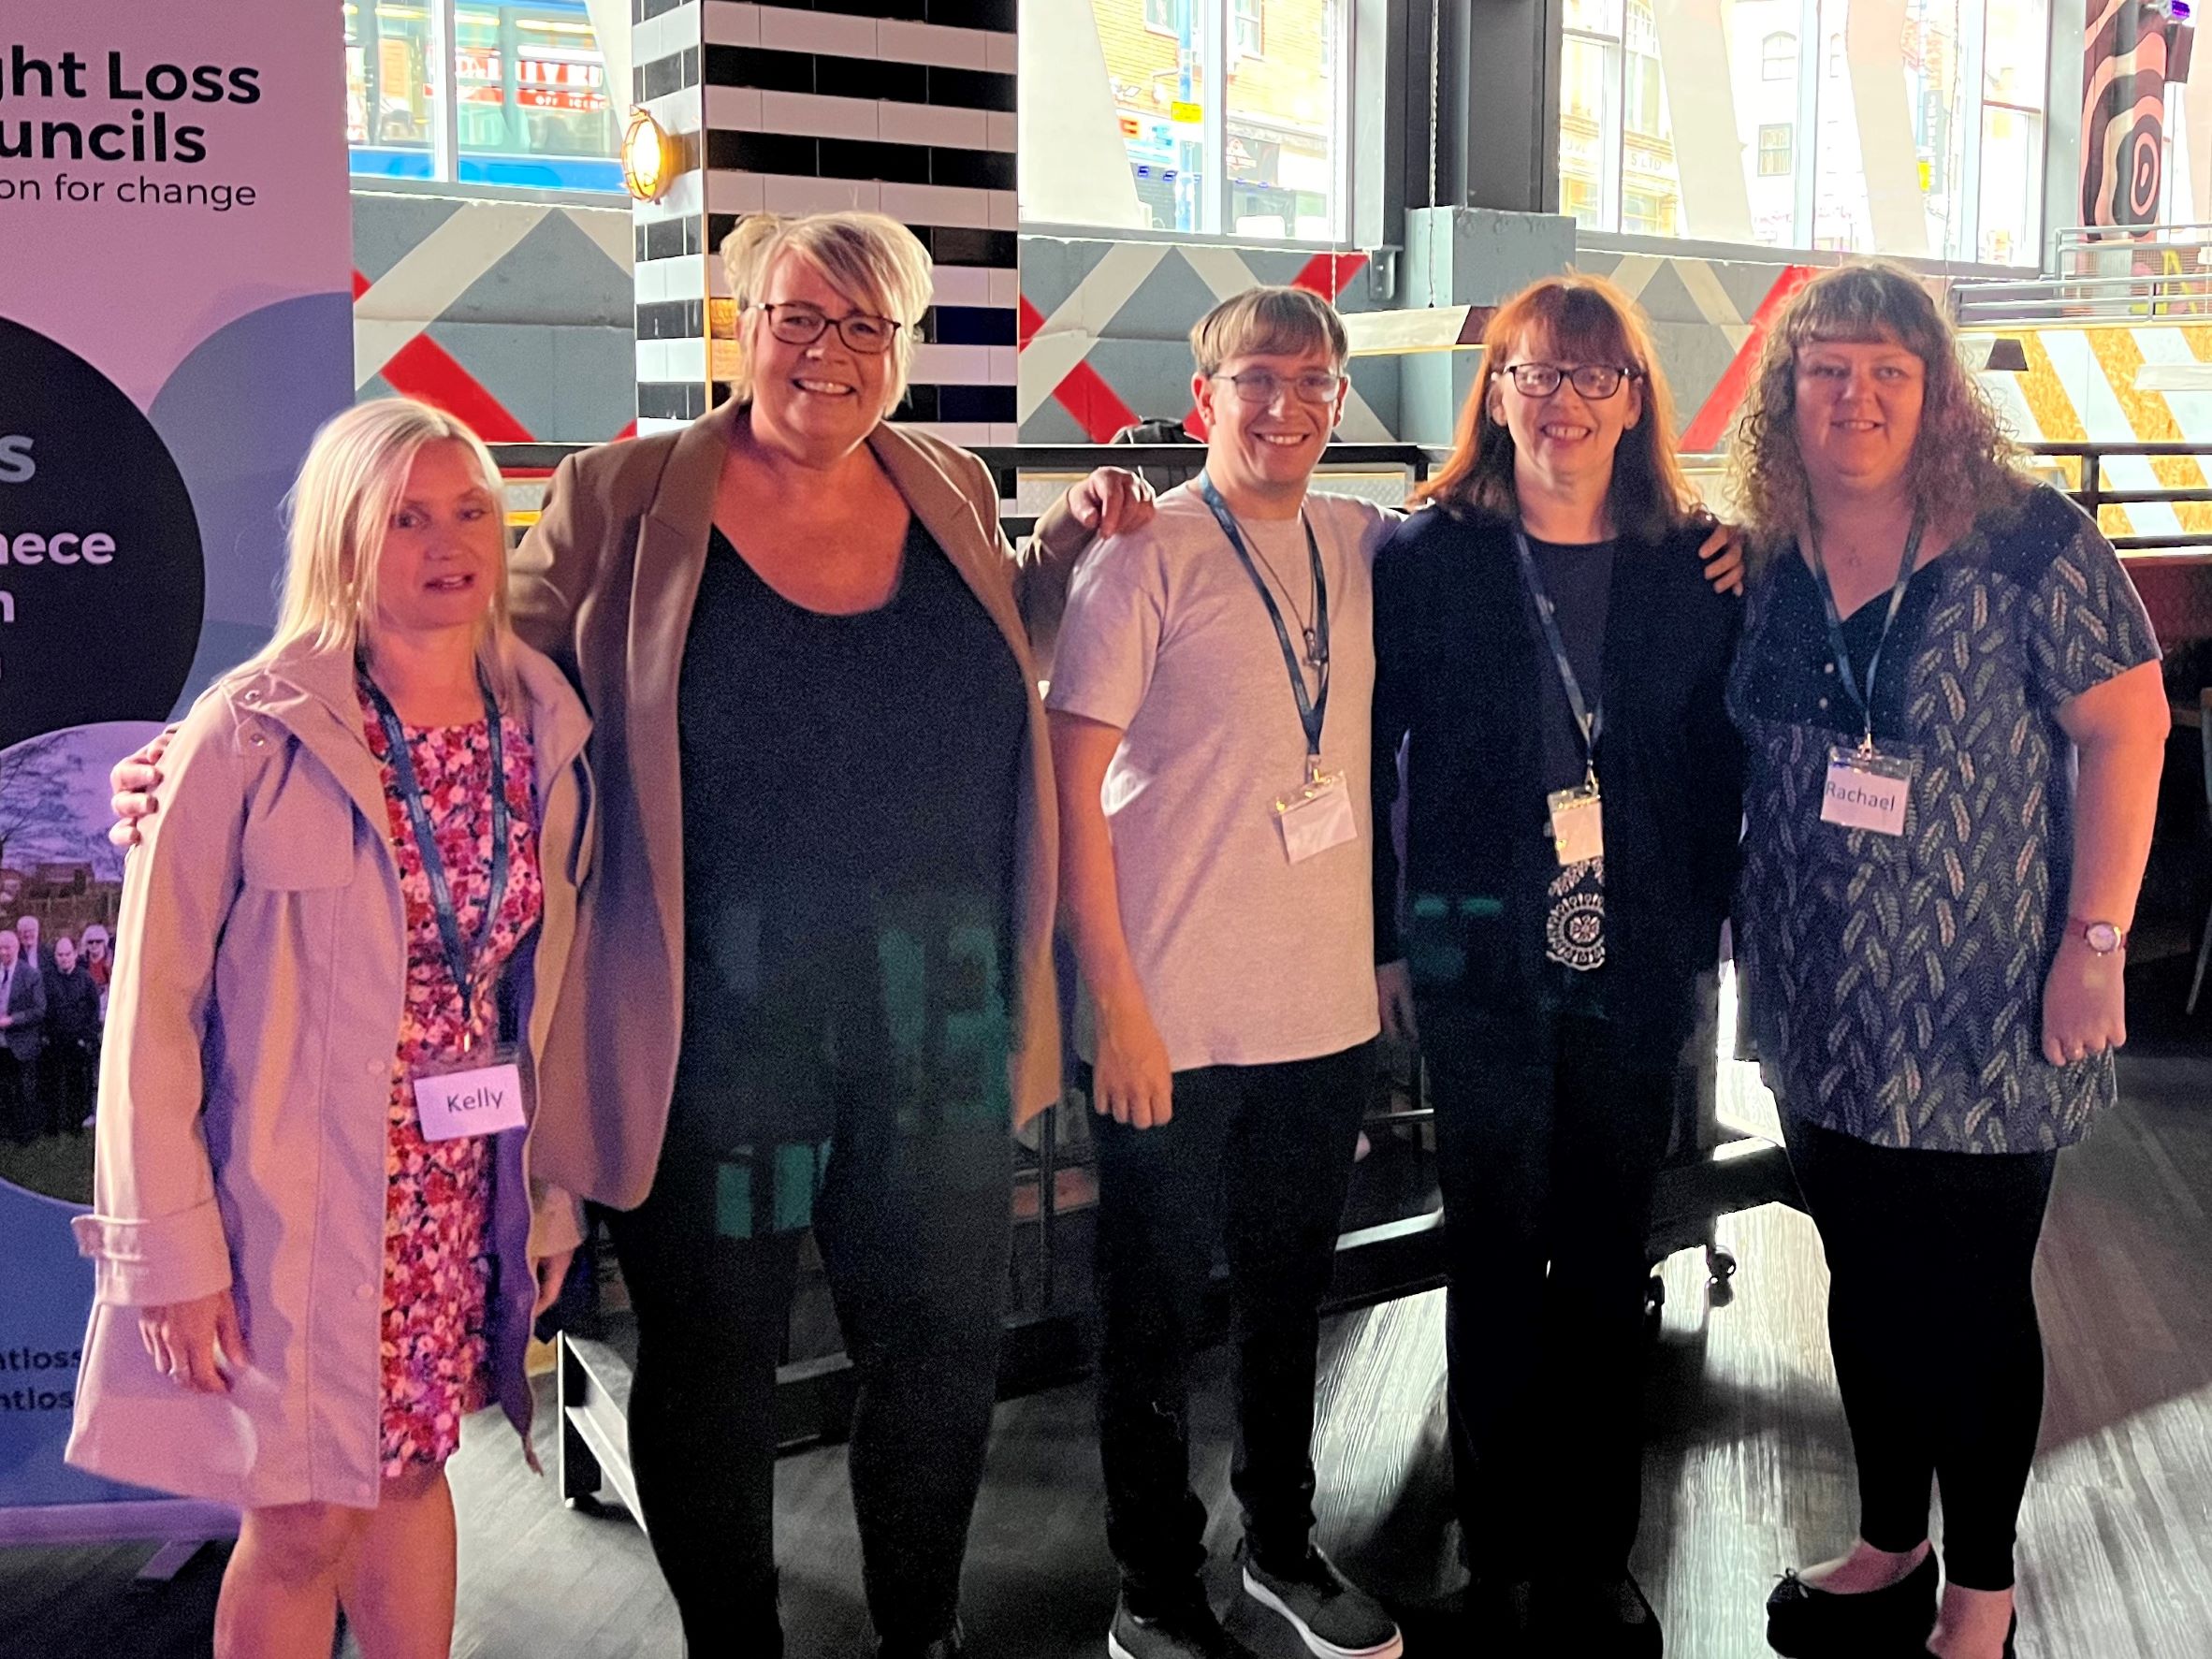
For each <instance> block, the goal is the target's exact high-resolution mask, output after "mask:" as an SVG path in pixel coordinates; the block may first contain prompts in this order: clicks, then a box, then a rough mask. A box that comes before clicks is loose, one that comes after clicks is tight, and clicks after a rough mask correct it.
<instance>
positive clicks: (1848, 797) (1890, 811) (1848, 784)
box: [1820, 747, 1913, 836]
mask: <svg viewBox="0 0 2212 1659" xmlns="http://www.w3.org/2000/svg"><path fill="white" fill-rule="evenodd" d="M1912 783H1913V763H1912V762H1911V761H1909V760H1903V759H1900V758H1899V757H1898V756H1896V755H1886V754H1876V753H1874V752H1873V751H1871V750H1870V749H1843V748H1841V747H1838V748H1834V749H1829V750H1828V779H1827V786H1826V788H1825V789H1824V790H1823V791H1822V792H1821V797H1820V818H1821V822H1823V823H1840V824H1841V825H1842V826H1843V827H1844V828H1845V829H1863V830H1872V831H1873V832H1874V833H1875V834H1876V835H1878V836H1901V835H1903V834H1904V833H1905V801H1906V797H1907V796H1908V795H1909V794H1910V793H1911V791H1912Z"/></svg>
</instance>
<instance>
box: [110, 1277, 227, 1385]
mask: <svg viewBox="0 0 2212 1659" xmlns="http://www.w3.org/2000/svg"><path fill="white" fill-rule="evenodd" d="M138 1340H139V1341H140V1342H142V1343H144V1344H145V1345H146V1352H147V1353H148V1354H149V1355H151V1356H152V1357H153V1368H154V1369H155V1370H156V1371H158V1372H160V1373H161V1374H162V1375H164V1376H166V1377H167V1378H168V1379H169V1380H170V1381H171V1382H173V1383H175V1384H176V1385H177V1386H178V1387H179V1388H181V1389H193V1390H197V1391H198V1392H200V1393H203V1394H227V1393H229V1392H230V1379H231V1376H232V1375H236V1374H237V1372H238V1371H239V1369H240V1367H241V1366H244V1365H249V1364H251V1363H252V1362H253V1356H252V1355H251V1354H249V1353H248V1352H247V1351H246V1338H245V1332H243V1331H241V1330H240V1328H239V1322H238V1303H237V1302H234V1301H233V1300H232V1299H231V1295H230V1292H229V1291H227V1290H218V1291H216V1292H215V1294H214V1295H212V1296H198V1297H195V1298H194V1299H193V1300H192V1301H190V1302H166V1303H164V1304H163V1305H161V1306H159V1307H147V1308H140V1309H139V1310H138Z"/></svg>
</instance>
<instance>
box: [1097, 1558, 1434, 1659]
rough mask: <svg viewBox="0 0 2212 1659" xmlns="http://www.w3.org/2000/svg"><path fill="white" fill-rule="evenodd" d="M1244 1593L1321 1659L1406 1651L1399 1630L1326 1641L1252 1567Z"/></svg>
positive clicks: (1374, 1657) (1387, 1658)
mask: <svg viewBox="0 0 2212 1659" xmlns="http://www.w3.org/2000/svg"><path fill="white" fill-rule="evenodd" d="M1244 1594H1246V1595H1248V1596H1250V1597H1251V1598H1252V1599H1253V1600H1254V1601H1256V1602H1258V1603H1259V1605H1260V1606H1261V1607H1263V1608H1267V1609H1268V1611H1270V1612H1271V1613H1279V1614H1281V1615H1282V1617H1283V1618H1284V1619H1285V1620H1286V1621H1288V1623H1289V1625H1290V1628H1291V1629H1293V1630H1295V1631H1297V1632H1298V1639H1299V1640H1300V1641H1302V1642H1303V1643H1305V1645H1306V1651H1307V1652H1311V1653H1317V1654H1318V1655H1319V1656H1320V1659H1401V1655H1402V1654H1404V1652H1405V1637H1404V1636H1402V1635H1401V1634H1399V1632H1397V1631H1396V1630H1392V1631H1391V1632H1390V1640H1388V1641H1384V1642H1377V1643H1376V1644H1375V1646H1374V1647H1372V1648H1340V1647H1338V1646H1337V1645H1336V1644H1335V1643H1334V1642H1331V1641H1324V1640H1323V1639H1322V1638H1321V1637H1317V1636H1316V1635H1315V1634H1314V1633H1313V1631H1312V1630H1311V1629H1310V1628H1308V1626H1307V1624H1306V1622H1305V1621H1304V1620H1303V1619H1301V1618H1300V1617H1299V1616H1298V1615H1297V1614H1296V1613H1293V1612H1292V1611H1291V1610H1290V1609H1289V1608H1287V1607H1285V1606H1284V1605H1283V1598H1282V1597H1281V1596H1279V1595H1277V1594H1275V1593H1274V1592H1273V1591H1272V1590H1270V1589H1269V1588H1268V1587H1267V1586H1266V1585H1264V1584H1262V1583H1261V1582H1260V1581H1259V1579H1255V1578H1254V1577H1253V1576H1252V1569H1251V1568H1250V1567H1246V1568H1244ZM1107 1640H1108V1642H1109V1644H1111V1642H1112V1640H1113V1637H1111V1636H1109V1637H1108V1638H1107Z"/></svg>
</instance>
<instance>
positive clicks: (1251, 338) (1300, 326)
mask: <svg viewBox="0 0 2212 1659" xmlns="http://www.w3.org/2000/svg"><path fill="white" fill-rule="evenodd" d="M1309 354H1310V355H1315V356H1326V357H1328V359H1329V365H1330V367H1331V368H1332V369H1334V370H1336V371H1338V372H1339V373H1341V372H1342V371H1343V370H1344V366H1345V361H1346V358H1348V357H1350V356H1351V346H1350V343H1349V342H1347V341H1346V339H1345V333H1344V319H1343V318H1342V317H1340V316H1338V315H1337V314H1336V307H1334V306H1333V305H1331V304H1330V303H1329V301H1327V300H1326V299H1324V298H1321V297H1320V296H1319V295H1318V294H1314V293H1309V292H1308V291H1307V290H1305V289H1303V288H1272V287H1263V288H1246V289H1245V290H1244V292H1243V293H1242V294H1236V295H1232V296H1230V298H1227V299H1224V300H1223V301H1222V302H1221V303H1220V304H1219V305H1216V306H1215V308H1214V309H1213V310H1212V311H1210V312H1208V313H1206V314H1205V315H1204V316H1202V317H1201V318H1199V320H1198V325H1197V327H1193V328H1192V329H1191V331H1190V355H1191V356H1192V357H1195V358H1197V359H1198V369H1199V372H1200V373H1201V374H1202V375H1204V376H1206V377H1207V378H1208V379H1211V378H1212V377H1213V376H1215V375H1216V374H1218V373H1220V372H1221V365H1222V364H1224V363H1233V362H1235V361H1236V360H1237V359H1238V358H1239V357H1305V356H1308V355H1309Z"/></svg>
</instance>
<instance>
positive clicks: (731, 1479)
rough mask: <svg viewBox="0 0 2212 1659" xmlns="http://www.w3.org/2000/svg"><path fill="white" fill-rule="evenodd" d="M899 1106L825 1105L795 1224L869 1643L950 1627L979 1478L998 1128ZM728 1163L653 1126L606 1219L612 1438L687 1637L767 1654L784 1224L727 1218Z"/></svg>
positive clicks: (793, 1264) (992, 1324)
mask: <svg viewBox="0 0 2212 1659" xmlns="http://www.w3.org/2000/svg"><path fill="white" fill-rule="evenodd" d="M897 1118H898V1114H897V1113H894V1112H892V1111H890V1110H889V1109H888V1108H885V1109H882V1110H866V1109H856V1108H852V1107H848V1109H847V1110H845V1111H843V1112H842V1113H840V1115H839V1118H838V1122H837V1132H836V1135H835V1138H834V1139H833V1140H832V1141H831V1142H830V1144H829V1148H828V1157H827V1159H826V1162H825V1163H824V1164H823V1166H822V1185H821V1188H820V1191H819V1193H818V1194H817V1195H816V1196H815V1197H814V1199H813V1204H812V1217H813V1221H812V1225H813V1231H814V1238H815V1243H816V1244H817V1245H818V1246H819V1248H820V1251H821V1255H822V1265H823V1268H824V1269H825V1271H826V1273H827V1275H828V1279H829V1288H830V1292H831V1295H832V1297H833V1299H834V1301H835V1302H836V1306H837V1321H838V1324H839V1327H840V1329H841V1330H842V1332H843V1334H844V1339H845V1348H846V1352H847V1354H848V1355H849V1356H850V1357H851V1361H852V1363H853V1365H854V1367H855V1368H856V1370H857V1371H858V1373H859V1384H860V1387H859V1398H858V1403H857V1405H856V1408H855V1411H854V1414H853V1420H852V1437H851V1449H850V1469H851V1481H852V1507H853V1513H854V1518H855V1520H856V1521H857V1522H858V1524H859V1528H860V1544H861V1567H862V1577H863V1580H864V1583H865V1588H866V1594H867V1603H868V1611H869V1613H870V1614H871V1616H872V1617H873V1619H874V1621H875V1624H876V1630H877V1633H878V1635H879V1636H880V1637H882V1638H883V1639H884V1640H885V1641H886V1642H891V1643H900V1644H905V1643H911V1644H916V1645H920V1644H924V1643H926V1642H929V1641H932V1640H935V1639H936V1638H937V1637H940V1636H943V1635H944V1634H946V1632H948V1631H949V1630H950V1629H951V1628H952V1626H953V1619H954V1616H955V1613H956V1610H957V1608H958V1605H959V1594H960V1564H961V1558H962V1556H963V1555H964V1554H965V1552H966V1550H967V1546H968V1521H969V1518H970V1516H971V1514H972V1512H973V1510H974V1507H975V1500H976V1493H977V1492H978V1490H979V1489H980V1488H981V1486H982V1475H983V1452H984V1447H985V1444H986V1442H987V1441H988V1439H989V1435H990V1429H991V1410H992V1406H993V1404H994V1403H995V1401H996V1399H997V1375H998V1347H999V1335H1000V1331H1001V1328H1002V1321H1003V1317H1004V1309H1005V1302H1006V1283H1007V1253H1008V1247H1009V1238H1010V1232H1011V1222H1010V1215H1011V1208H1010V1205H1011V1196H1010V1195H1011V1181H1012V1143H1011V1139H1010V1138H1009V1136H1008V1133H1007V1129H1006V1126H1005V1124H1004V1122H1003V1120H999V1121H997V1122H994V1123H989V1124H978V1123H974V1122H969V1123H966V1124H956V1123H950V1122H948V1123H942V1124H937V1125H932V1126H927V1127H925V1128H921V1129H918V1130H917V1129H915V1128H913V1127H912V1126H911V1125H909V1126H908V1127H907V1128H901V1127H900V1126H899V1123H898V1121H897ZM792 1150H797V1151H800V1152H804V1151H806V1150H807V1149H803V1148H801V1149H785V1151H786V1152H789V1151H792ZM731 1168H732V1166H730V1165H728V1164H725V1163H721V1162H719V1161H718V1160H716V1159H715V1158H713V1157H709V1156H706V1155H704V1154H701V1153H699V1152H697V1151H691V1150H686V1149H685V1148H684V1147H683V1146H681V1145H680V1144H679V1143H678V1142H677V1140H676V1139H674V1138H673V1137H672V1139H671V1142H670V1143H669V1146H668V1148H667V1150H666V1151H665V1152H664V1153H663V1155H662V1164H661V1170H660V1171H659V1175H658V1178H657V1179H656V1181H655V1183H654V1186H653V1190H652V1193H651V1195H650V1196H649V1197H648V1199H647V1200H646V1201H645V1202H644V1203H643V1204H642V1205H640V1206H639V1207H638V1208H637V1209H636V1210H634V1211H632V1212H630V1213H628V1214H626V1215H610V1217H609V1219H610V1222H611V1223H612V1226H613V1229H614V1235H615V1244H616V1248H617V1250H618V1252H619V1254H620V1258H621V1262H622V1273H623V1277H624V1279H625V1280H626V1281H627V1282H628V1285H629V1287H630V1294H631V1299H632V1302H633V1304H634V1306H635V1308H636V1311H637V1333H638V1357H637V1367H636V1371H635V1374H634V1377H633V1382H632V1384H631V1392H630V1455H631V1462H632V1464H633V1468H634V1470H635V1472H636V1477H637V1488H638V1501H639V1503H640V1505H641V1506H642V1507H643V1508H644V1510H645V1514H644V1517H643V1519H644V1521H645V1523H646V1526H647V1528H648V1532H649V1534H650V1535H651V1538H652V1543H653V1553H654V1555H655V1556H656V1557H657V1558H658V1560H659V1562H660V1564H661V1570H662V1573H663V1574H664V1575H665V1576H666V1578H667V1579H668V1585H669V1589H670V1591H671V1592H672V1593H673V1594H674V1595H675V1597H676V1603H677V1611H678V1613H679V1614H680V1615H681V1617H682V1621H683V1628H684V1639H685V1642H686V1645H687V1648H688V1651H689V1652H691V1654H692V1655H694V1659H704V1656H706V1655H715V1656H718V1659H719V1656H720V1655H722V1654H732V1655H743V1656H744V1659H774V1656H775V1655H778V1654H780V1653H781V1652H783V1638H782V1634H781V1631H780V1628H779V1623H778V1620H777V1612H776V1555H775V1544H774V1535H773V1534H774V1516H775V1487H776V1442H777V1418H776V1368H777V1365H778V1363H779V1361H780V1360H781V1358H782V1356H783V1353H784V1346H785V1332H786V1329H787V1327H788V1323H789V1318H790V1311H791V1302H792V1293H793V1283H794V1278H795V1274H796V1268H797V1261H798V1252H799V1241H800V1237H801V1235H800V1233H798V1232H796V1231H789V1230H786V1231H773V1230H751V1229H750V1228H749V1227H747V1226H739V1227H736V1228H733V1226H732V1207H731V1201H730V1200H731V1191H730V1171H731ZM784 1202H786V1201H784V1200H779V1204H782V1203H784ZM802 1208H803V1206H802ZM749 1213H750V1212H749V1206H748V1214H749ZM766 1213H767V1210H766V1208H764V1210H763V1214H764V1215H765V1214H766ZM733 1231H749V1232H750V1235H751V1236H746V1237H735V1236H731V1233H732V1232H733Z"/></svg>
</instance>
